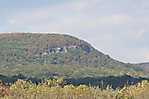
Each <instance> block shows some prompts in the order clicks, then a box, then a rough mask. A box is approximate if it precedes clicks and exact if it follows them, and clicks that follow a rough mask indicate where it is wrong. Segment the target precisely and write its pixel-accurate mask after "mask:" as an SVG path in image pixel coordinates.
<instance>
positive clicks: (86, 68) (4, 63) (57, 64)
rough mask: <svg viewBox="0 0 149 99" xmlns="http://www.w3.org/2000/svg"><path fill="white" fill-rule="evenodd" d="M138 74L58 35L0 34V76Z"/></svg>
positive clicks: (132, 69)
mask: <svg viewBox="0 0 149 99" xmlns="http://www.w3.org/2000/svg"><path fill="white" fill-rule="evenodd" d="M136 72H137V73H138V72H139V73H142V70H141V69H140V68H136V67H133V66H132V64H126V63H123V62H119V61H117V60H114V59H113V58H111V57H110V56H108V55H105V54H103V53H102V52H99V51H98V50H96V49H95V48H93V47H92V46H91V45H90V44H89V43H87V42H85V41H84V40H80V39H78V38H75V37H72V36H69V35H62V34H33V33H3V34H0V74H2V75H7V76H10V75H17V74H20V73H21V74H23V75H26V76H36V77H51V76H67V77H81V76H83V77H84V76H89V77H90V76H101V75H121V74H126V73H130V74H135V73H136Z"/></svg>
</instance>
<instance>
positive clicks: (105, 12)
mask: <svg viewBox="0 0 149 99" xmlns="http://www.w3.org/2000/svg"><path fill="white" fill-rule="evenodd" d="M148 26H149V0H0V32H58V33H66V34H71V35H73V36H76V37H79V38H81V39H84V40H86V41H88V42H89V43H91V44H92V45H93V46H94V47H95V48H97V49H99V51H102V52H104V53H105V54H109V55H110V56H111V57H113V58H115V59H118V60H120V61H123V62H131V63H138V62H149V46H148V44H149V33H148V32H149V28H148Z"/></svg>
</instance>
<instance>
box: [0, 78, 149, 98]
mask: <svg viewBox="0 0 149 99" xmlns="http://www.w3.org/2000/svg"><path fill="white" fill-rule="evenodd" d="M148 90H149V82H148V81H142V82H141V83H138V84H136V85H132V86H126V87H124V88H122V89H116V90H113V89H112V88H110V87H107V89H100V88H98V87H89V86H86V85H79V86H74V85H67V84H65V83H64V81H63V79H62V78H59V79H50V80H47V81H44V82H42V83H39V84H34V83H32V82H30V81H24V80H18V81H16V82H15V83H14V84H11V85H10V86H7V85H5V84H4V83H3V82H2V81H0V99H148V96H149V92H148Z"/></svg>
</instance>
